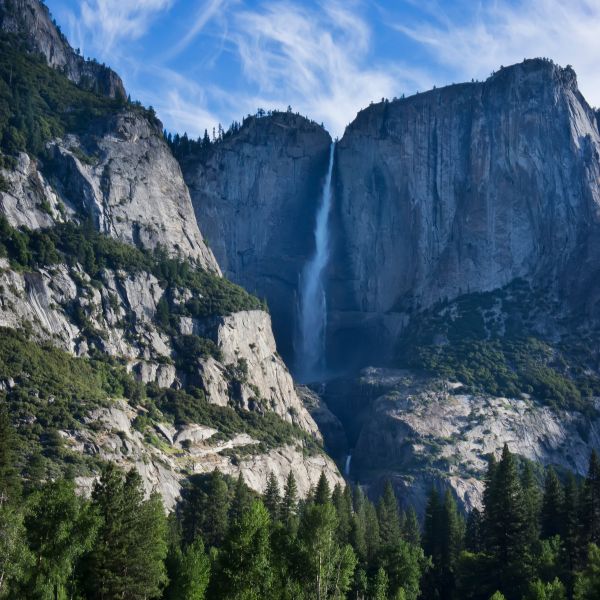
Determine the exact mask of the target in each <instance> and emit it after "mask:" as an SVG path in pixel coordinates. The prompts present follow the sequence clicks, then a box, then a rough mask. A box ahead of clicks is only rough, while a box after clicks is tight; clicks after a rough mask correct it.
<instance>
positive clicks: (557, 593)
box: [523, 578, 567, 600]
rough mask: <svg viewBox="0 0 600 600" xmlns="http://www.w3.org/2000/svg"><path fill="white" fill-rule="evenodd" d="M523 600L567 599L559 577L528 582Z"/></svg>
mask: <svg viewBox="0 0 600 600" xmlns="http://www.w3.org/2000/svg"><path fill="white" fill-rule="evenodd" d="M523 600H567V592H566V590H565V586H564V585H563V583H562V581H560V579H558V578H556V579H554V581H550V582H548V583H544V582H543V581H541V580H540V579H537V580H536V581H533V582H532V583H530V584H529V589H528V591H527V594H525V596H524V597H523Z"/></svg>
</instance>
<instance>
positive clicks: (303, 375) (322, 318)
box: [297, 142, 335, 381]
mask: <svg viewBox="0 0 600 600" xmlns="http://www.w3.org/2000/svg"><path fill="white" fill-rule="evenodd" d="M334 156H335V142H332V144H331V148H330V150H329V165H328V167H327V176H326V178H325V183H324V185H323V194H322V196H321V203H320V204H319V208H318V211H317V220H316V225H315V253H314V255H313V256H312V258H311V259H310V260H309V261H308V262H307V263H306V265H305V267H304V269H303V271H302V275H301V277H300V305H299V317H300V318H299V332H298V344H297V365H298V374H299V378H300V379H301V380H303V381H310V380H314V379H316V378H318V376H319V375H320V374H322V372H323V370H324V368H325V327H326V325H327V303H326V299H325V286H324V282H323V273H324V271H325V267H326V266H327V261H328V259H329V213H330V211H331V175H332V173H333V160H334Z"/></svg>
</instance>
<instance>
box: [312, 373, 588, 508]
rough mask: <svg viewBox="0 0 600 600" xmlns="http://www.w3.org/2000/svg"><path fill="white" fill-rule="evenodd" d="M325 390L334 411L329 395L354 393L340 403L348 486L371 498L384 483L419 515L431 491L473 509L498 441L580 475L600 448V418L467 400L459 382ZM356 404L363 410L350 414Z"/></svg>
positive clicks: (385, 381) (390, 382)
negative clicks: (350, 482)
mask: <svg viewBox="0 0 600 600" xmlns="http://www.w3.org/2000/svg"><path fill="white" fill-rule="evenodd" d="M327 387H328V388H329V389H327V388H326V389H325V392H324V397H325V399H326V400H328V401H329V403H330V404H331V406H332V407H335V408H334V410H338V409H339V408H340V406H339V405H337V404H336V402H337V401H339V398H336V396H339V395H340V392H342V391H343V390H351V391H350V392H349V393H348V395H347V397H346V401H345V402H344V403H343V405H342V408H346V409H347V412H346V413H344V412H341V413H340V417H341V419H342V421H344V425H345V426H346V430H347V431H349V432H350V435H349V438H350V443H351V444H352V445H353V447H352V448H351V450H350V452H351V454H352V461H351V472H350V477H351V479H352V480H354V481H356V482H359V483H361V484H364V485H365V486H366V487H367V488H368V489H371V490H380V489H381V487H382V485H383V482H384V481H385V480H386V479H389V480H391V481H392V482H393V483H394V485H395V487H396V489H397V491H398V495H399V497H400V498H401V499H402V501H403V502H404V503H406V504H407V505H411V504H412V505H413V506H415V507H416V508H417V510H418V511H419V512H420V513H421V514H422V513H423V512H424V509H425V504H426V499H427V494H428V492H429V490H430V489H431V487H432V486H434V487H438V488H441V489H443V488H450V489H451V490H453V492H454V494H455V496H456V497H457V499H458V500H459V501H460V504H461V506H462V507H463V508H465V509H471V508H472V507H478V508H480V507H481V502H482V493H483V483H482V479H483V476H484V474H485V470H486V467H487V456H488V455H490V454H495V455H496V456H497V457H498V456H499V454H500V452H501V450H502V447H503V445H504V444H505V443H506V444H508V445H509V447H510V450H511V452H513V453H514V454H517V455H519V456H521V457H524V458H526V459H529V460H531V461H534V462H536V463H539V464H541V465H553V466H555V467H556V468H558V469H559V470H569V471H572V472H574V473H577V474H579V475H584V474H585V473H586V471H587V467H588V461H589V452H590V448H591V447H592V448H598V447H600V418H599V417H594V418H592V419H591V420H590V418H589V415H584V414H582V413H578V412H574V411H558V410H553V409H551V408H549V407H546V406H540V404H539V402H536V401H535V400H533V399H531V398H528V397H526V396H523V397H521V398H501V397H494V396H489V395H480V394H472V393H467V392H466V391H465V390H464V388H463V386H462V384H460V383H457V382H455V383H451V382H449V381H447V380H444V379H441V378H427V377H424V376H422V375H417V374H415V373H413V372H411V371H405V370H392V369H381V368H367V369H364V370H363V371H361V373H360V374H359V375H358V376H357V377H356V378H352V379H348V380H339V381H334V382H332V383H330V384H328V386H327ZM596 402H597V404H598V405H599V406H600V398H598V399H597V401H596ZM353 405H354V406H361V407H362V412H361V413H359V414H358V415H357V414H356V413H352V409H351V408H348V407H349V406H353Z"/></svg>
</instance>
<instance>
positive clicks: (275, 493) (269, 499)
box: [263, 472, 281, 522]
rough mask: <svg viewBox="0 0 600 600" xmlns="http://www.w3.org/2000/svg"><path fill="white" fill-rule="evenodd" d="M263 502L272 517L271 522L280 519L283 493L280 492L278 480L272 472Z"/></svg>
mask: <svg viewBox="0 0 600 600" xmlns="http://www.w3.org/2000/svg"><path fill="white" fill-rule="evenodd" d="M263 501H264V503H265V507H266V509H267V510H268V511H269V515H270V516H271V521H272V522H275V521H277V520H278V519H279V511H280V505H281V493H280V491H279V484H278V483H277V478H276V477H275V475H274V474H273V473H272V472H271V473H269V479H268V480H267V487H266V489H265V494H264V498H263Z"/></svg>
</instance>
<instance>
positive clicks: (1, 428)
mask: <svg viewBox="0 0 600 600" xmlns="http://www.w3.org/2000/svg"><path fill="white" fill-rule="evenodd" d="M17 444H18V442H17V436H16V433H15V430H14V428H13V425H12V423H11V421H10V417H9V416H8V412H7V411H6V409H5V408H4V407H0V507H1V506H3V505H4V504H7V503H15V504H16V503H17V502H18V501H19V498H20V496H21V478H20V476H19V472H18V471H17V469H16V468H15V465H16V462H17V461H16V450H17Z"/></svg>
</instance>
